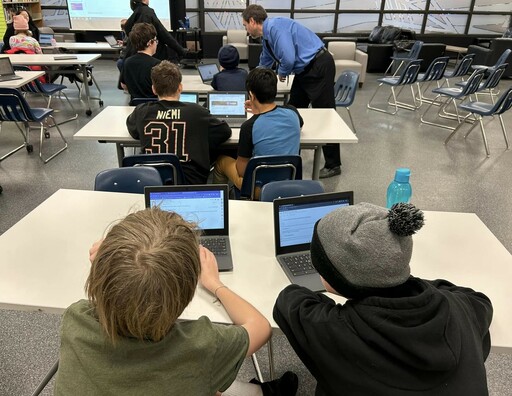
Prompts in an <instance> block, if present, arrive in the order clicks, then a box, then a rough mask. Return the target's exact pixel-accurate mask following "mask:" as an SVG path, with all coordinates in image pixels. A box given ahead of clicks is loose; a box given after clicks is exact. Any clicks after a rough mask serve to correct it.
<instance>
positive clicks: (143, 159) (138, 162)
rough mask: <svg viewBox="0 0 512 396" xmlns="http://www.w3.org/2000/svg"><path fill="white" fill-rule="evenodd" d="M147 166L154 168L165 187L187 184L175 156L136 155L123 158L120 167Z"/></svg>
mask: <svg viewBox="0 0 512 396" xmlns="http://www.w3.org/2000/svg"><path fill="white" fill-rule="evenodd" d="M128 166H149V167H153V168H155V169H156V170H157V171H158V173H159V174H160V177H161V179H162V183H163V184H165V185H169V184H171V185H177V184H187V183H186V179H185V174H184V173H183V169H182V168H181V162H180V160H179V158H178V156H177V155H176V154H170V153H166V154H136V155H129V156H126V157H124V158H123V161H122V167H128Z"/></svg>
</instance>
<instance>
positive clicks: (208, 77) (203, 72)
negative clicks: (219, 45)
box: [197, 63, 219, 85]
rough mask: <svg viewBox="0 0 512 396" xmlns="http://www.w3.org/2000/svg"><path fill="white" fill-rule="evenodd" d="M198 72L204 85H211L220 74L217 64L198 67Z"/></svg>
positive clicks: (203, 64)
mask: <svg viewBox="0 0 512 396" xmlns="http://www.w3.org/2000/svg"><path fill="white" fill-rule="evenodd" d="M197 71H198V72H199V76H201V80H203V83H205V84H208V85H210V84H211V82H212V80H213V76H214V75H216V74H217V73H218V72H219V66H217V64H216V63H202V64H199V65H197Z"/></svg>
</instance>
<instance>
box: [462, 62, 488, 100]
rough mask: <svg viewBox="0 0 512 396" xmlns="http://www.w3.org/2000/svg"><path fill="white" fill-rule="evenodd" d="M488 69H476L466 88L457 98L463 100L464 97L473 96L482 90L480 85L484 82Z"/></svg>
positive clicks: (463, 88)
mask: <svg viewBox="0 0 512 396" xmlns="http://www.w3.org/2000/svg"><path fill="white" fill-rule="evenodd" d="M485 72H486V69H476V70H475V71H474V72H473V74H471V76H469V78H468V79H467V81H466V84H465V85H464V87H462V90H461V92H460V94H459V95H458V96H457V97H458V98H462V97H464V96H468V95H473V94H474V93H475V92H477V91H478V90H479V89H480V83H481V82H482V80H483V78H484V76H485Z"/></svg>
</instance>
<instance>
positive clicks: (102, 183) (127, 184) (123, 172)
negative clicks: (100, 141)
mask: <svg viewBox="0 0 512 396" xmlns="http://www.w3.org/2000/svg"><path fill="white" fill-rule="evenodd" d="M161 185H162V179H161V178H160V173H158V171H157V170H156V169H155V168H150V167H133V168H114V169H107V170H104V171H101V172H100V173H98V174H97V175H96V179H95V180H94V191H110V192H123V193H137V194H143V193H144V187H146V186H161Z"/></svg>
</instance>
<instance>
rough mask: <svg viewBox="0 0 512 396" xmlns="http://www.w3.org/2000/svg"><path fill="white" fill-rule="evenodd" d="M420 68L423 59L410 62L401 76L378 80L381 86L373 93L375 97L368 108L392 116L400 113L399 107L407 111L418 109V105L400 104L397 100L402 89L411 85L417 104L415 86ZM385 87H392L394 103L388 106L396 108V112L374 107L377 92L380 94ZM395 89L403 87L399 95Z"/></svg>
mask: <svg viewBox="0 0 512 396" xmlns="http://www.w3.org/2000/svg"><path fill="white" fill-rule="evenodd" d="M420 66H421V59H417V60H414V61H411V62H409V63H408V64H407V65H406V66H405V67H404V70H403V71H402V73H401V74H400V75H399V76H393V77H383V78H379V79H377V81H378V82H379V83H380V84H379V85H378V87H377V89H376V90H375V92H374V93H373V96H372V97H371V98H370V100H369V101H368V104H367V105H366V106H367V107H368V108H369V109H370V110H375V111H379V112H381V113H387V114H391V115H395V114H396V113H397V112H398V108H399V107H400V108H404V109H407V110H415V109H416V108H417V107H418V106H417V105H416V103H414V105H410V104H407V103H403V102H398V100H397V98H398V96H399V95H400V93H401V92H402V89H403V88H404V87H405V86H406V85H409V86H410V87H411V93H412V98H413V101H414V102H416V99H415V97H416V94H415V93H414V89H413V84H414V83H416V80H417V78H418V73H419V71H420ZM383 85H388V86H389V87H391V95H393V102H389V101H388V104H389V105H391V106H394V107H395V111H394V112H390V111H389V110H387V109H384V108H380V107H375V106H372V100H373V99H374V98H375V95H377V92H379V89H380V88H381V87H382V86H383ZM395 87H401V89H400V91H399V92H398V94H396V93H395Z"/></svg>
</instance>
